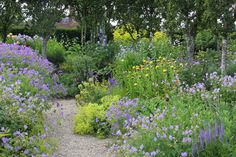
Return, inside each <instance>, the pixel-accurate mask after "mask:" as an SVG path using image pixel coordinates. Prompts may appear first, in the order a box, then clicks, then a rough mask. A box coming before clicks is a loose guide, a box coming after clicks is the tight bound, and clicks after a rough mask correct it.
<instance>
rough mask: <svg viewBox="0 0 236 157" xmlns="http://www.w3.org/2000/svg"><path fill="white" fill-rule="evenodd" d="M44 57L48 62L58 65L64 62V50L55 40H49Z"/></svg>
mask: <svg viewBox="0 0 236 157" xmlns="http://www.w3.org/2000/svg"><path fill="white" fill-rule="evenodd" d="M46 56H47V59H48V60H49V61H50V62H52V63H54V64H55V65H59V64H61V63H63V62H64V60H65V48H64V47H63V45H62V44H60V43H58V42H57V41H56V40H55V39H51V40H49V41H48V43H47V52H46Z"/></svg>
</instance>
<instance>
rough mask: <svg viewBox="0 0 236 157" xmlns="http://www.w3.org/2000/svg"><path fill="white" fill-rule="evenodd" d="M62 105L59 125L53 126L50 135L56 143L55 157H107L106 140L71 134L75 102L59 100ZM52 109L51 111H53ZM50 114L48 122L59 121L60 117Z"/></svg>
mask: <svg viewBox="0 0 236 157" xmlns="http://www.w3.org/2000/svg"><path fill="white" fill-rule="evenodd" d="M58 102H59V104H62V108H63V109H62V111H63V118H62V120H60V124H61V125H57V124H54V125H53V128H54V130H53V132H52V135H51V136H53V137H54V138H56V139H57V140H59V141H58V148H57V149H56V151H55V154H54V156H55V157H109V156H110V155H109V153H108V147H107V146H108V145H109V141H108V140H103V139H97V138H95V137H91V136H80V135H76V134H74V133H73V118H74V114H75V113H76V110H77V108H76V102H75V100H59V101H58ZM54 110H55V108H54V109H52V111H54ZM52 111H51V112H50V113H49V114H48V115H47V119H48V122H50V121H53V120H54V121H55V119H61V117H62V116H60V115H59V114H55V113H53V112H52Z"/></svg>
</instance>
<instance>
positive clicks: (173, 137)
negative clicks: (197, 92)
mask: <svg viewBox="0 0 236 157" xmlns="http://www.w3.org/2000/svg"><path fill="white" fill-rule="evenodd" d="M128 102H130V101H128ZM146 103H149V101H147V102H146ZM128 105H129V103H124V106H128ZM147 106H149V104H145V103H144V104H143V106H142V109H141V111H142V110H144V109H145V108H146V107H147ZM111 107H112V106H111ZM130 107H131V106H130ZM131 108H132V107H131ZM203 108H204V106H202V105H199V101H193V100H192V99H191V98H190V99H189V98H188V97H182V98H181V97H180V96H178V97H177V96H176V97H173V98H172V99H171V100H169V101H168V102H167V101H160V102H159V107H158V108H157V109H156V110H154V111H153V112H152V113H151V114H149V115H146V116H144V115H142V114H141V112H138V111H139V110H137V108H134V110H132V111H131V112H134V113H137V114H138V115H136V116H130V117H128V116H127V117H124V119H125V120H123V122H122V123H121V125H120V128H119V129H120V130H118V131H116V133H115V136H116V137H117V139H118V140H117V141H116V142H115V143H114V145H113V147H112V150H113V152H114V155H115V156H163V157H164V156H165V157H166V156H170V157H172V156H182V157H184V156H185V157H186V156H191V155H192V152H193V149H194V148H193V144H194V143H198V142H199V143H200V139H199V138H198V136H197V135H198V133H200V132H201V128H202V127H203V126H204V123H203V121H202V120H203V119H204V121H210V123H212V122H214V120H215V119H214V118H212V117H215V118H216V119H223V117H221V116H223V115H225V114H222V115H220V116H215V115H214V113H213V112H208V111H203V110H202V109H203ZM124 111H126V112H129V109H127V110H124ZM200 111H201V112H200ZM115 113H116V114H117V117H119V116H121V117H122V115H125V114H124V113H123V112H115ZM115 119H117V120H115ZM113 120H114V121H115V122H117V123H118V122H119V118H114V119H113ZM122 129H125V131H123V130H122ZM226 132H227V131H226ZM226 132H225V135H229V134H228V132H227V133H226ZM224 153H226V152H224ZM212 157H213V156H212Z"/></svg>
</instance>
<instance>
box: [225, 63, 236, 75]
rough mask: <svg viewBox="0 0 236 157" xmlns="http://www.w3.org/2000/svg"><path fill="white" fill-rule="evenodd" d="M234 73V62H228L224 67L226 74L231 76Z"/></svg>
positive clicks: (235, 68) (235, 65)
mask: <svg viewBox="0 0 236 157" xmlns="http://www.w3.org/2000/svg"><path fill="white" fill-rule="evenodd" d="M235 73H236V64H235V63H234V62H230V63H229V64H228V65H227V66H226V74H227V75H231V76H233V75H234V74H235Z"/></svg>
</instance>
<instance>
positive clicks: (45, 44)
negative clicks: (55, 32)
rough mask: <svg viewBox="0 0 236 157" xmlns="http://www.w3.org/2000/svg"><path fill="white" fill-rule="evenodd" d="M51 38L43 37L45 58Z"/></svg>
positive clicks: (43, 54)
mask: <svg viewBox="0 0 236 157" xmlns="http://www.w3.org/2000/svg"><path fill="white" fill-rule="evenodd" d="M49 38H50V36H49V35H46V36H44V37H43V47H42V56H43V57H47V55H46V53H47V43H48V40H49Z"/></svg>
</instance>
